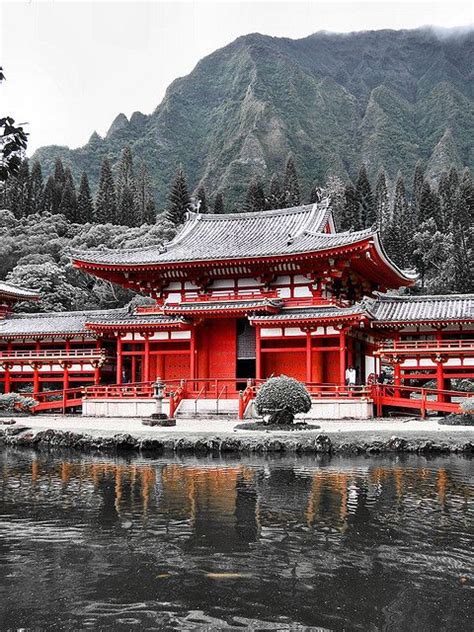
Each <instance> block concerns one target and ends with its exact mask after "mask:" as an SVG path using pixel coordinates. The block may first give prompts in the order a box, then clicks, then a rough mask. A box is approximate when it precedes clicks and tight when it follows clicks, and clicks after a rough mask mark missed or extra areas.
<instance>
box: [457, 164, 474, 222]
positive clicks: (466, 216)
mask: <svg viewBox="0 0 474 632" xmlns="http://www.w3.org/2000/svg"><path fill="white" fill-rule="evenodd" d="M452 221H453V224H454V225H458V226H462V228H463V230H464V232H467V231H469V230H471V229H472V226H473V221H474V186H473V183H472V178H471V173H470V171H469V169H467V168H466V169H465V170H464V172H463V174H462V177H461V181H460V183H459V188H458V191H457V194H456V199H455V203H454V205H453V219H452Z"/></svg>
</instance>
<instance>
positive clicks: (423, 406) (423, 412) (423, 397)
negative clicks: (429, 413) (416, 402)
mask: <svg viewBox="0 0 474 632" xmlns="http://www.w3.org/2000/svg"><path fill="white" fill-rule="evenodd" d="M420 413H421V418H422V419H425V418H426V389H424V388H422V389H421V408H420Z"/></svg>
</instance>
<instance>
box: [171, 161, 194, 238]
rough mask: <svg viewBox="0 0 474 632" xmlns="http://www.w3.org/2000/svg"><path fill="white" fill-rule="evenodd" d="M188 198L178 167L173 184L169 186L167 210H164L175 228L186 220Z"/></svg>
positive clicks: (184, 182) (181, 173) (184, 177)
mask: <svg viewBox="0 0 474 632" xmlns="http://www.w3.org/2000/svg"><path fill="white" fill-rule="evenodd" d="M189 204H190V198H189V193H188V185H187V184H186V176H185V174H184V171H183V168H182V167H181V166H180V167H179V169H178V171H177V173H176V176H175V179H174V182H173V184H172V185H171V190H170V195H169V201H168V208H167V210H166V217H167V219H168V220H169V221H170V222H171V223H173V224H174V225H175V226H179V225H180V224H183V223H184V221H185V219H186V212H187V211H188V209H189Z"/></svg>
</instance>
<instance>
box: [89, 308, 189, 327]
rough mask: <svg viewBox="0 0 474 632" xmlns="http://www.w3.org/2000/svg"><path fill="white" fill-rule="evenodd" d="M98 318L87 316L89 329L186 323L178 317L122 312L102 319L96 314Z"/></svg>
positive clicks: (107, 315)
mask: <svg viewBox="0 0 474 632" xmlns="http://www.w3.org/2000/svg"><path fill="white" fill-rule="evenodd" d="M97 315H98V317H94V316H93V315H92V316H89V318H88V319H87V322H88V323H89V324H90V326H91V328H93V327H94V325H98V326H100V325H133V326H140V325H180V324H182V323H187V321H186V320H185V319H184V318H180V317H179V316H166V315H165V314H153V313H151V314H147V313H144V314H140V313H138V314H133V313H130V312H122V313H119V314H118V315H116V316H115V315H113V314H110V313H109V314H105V315H104V317H101V316H100V314H99V313H98V312H97Z"/></svg>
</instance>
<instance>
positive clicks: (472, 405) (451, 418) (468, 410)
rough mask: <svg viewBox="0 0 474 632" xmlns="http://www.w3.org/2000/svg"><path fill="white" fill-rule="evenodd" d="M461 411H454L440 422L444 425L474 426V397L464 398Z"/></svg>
mask: <svg viewBox="0 0 474 632" xmlns="http://www.w3.org/2000/svg"><path fill="white" fill-rule="evenodd" d="M460 406H461V413H460V414H459V413H452V414H451V415H448V416H447V417H445V418H444V419H441V420H440V421H439V422H438V423H439V424H440V425H442V426H474V397H466V398H465V399H463V400H462V402H461V404H460Z"/></svg>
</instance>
